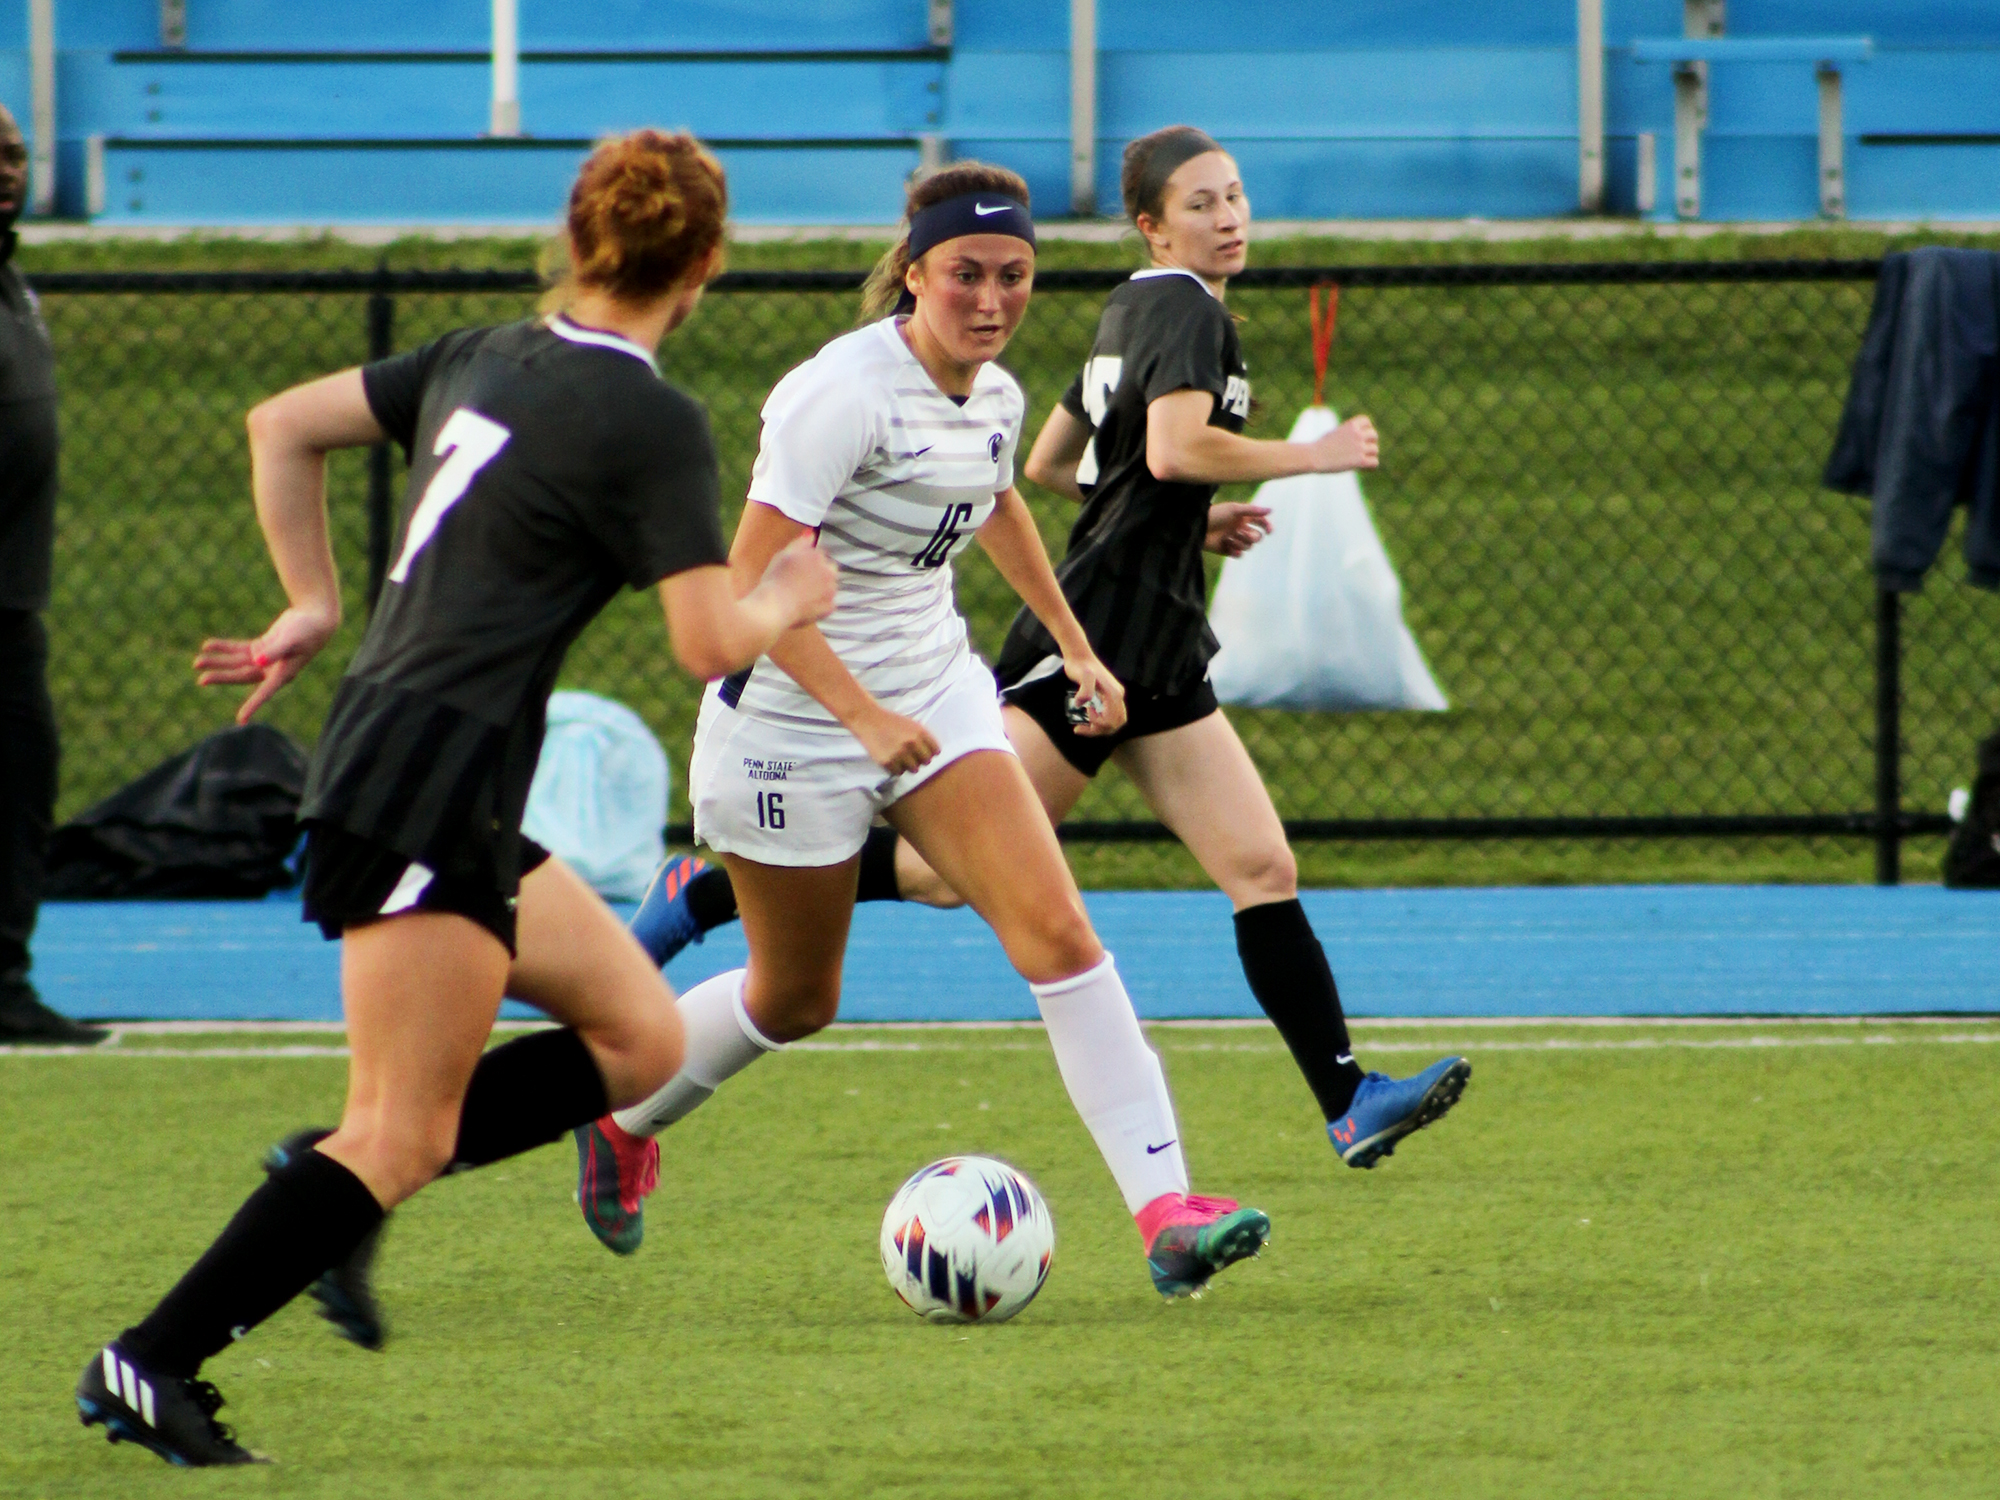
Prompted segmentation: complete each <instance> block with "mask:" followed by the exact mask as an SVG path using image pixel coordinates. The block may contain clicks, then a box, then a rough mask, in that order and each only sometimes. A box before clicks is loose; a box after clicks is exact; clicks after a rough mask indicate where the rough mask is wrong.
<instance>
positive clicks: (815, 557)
mask: <svg viewBox="0 0 2000 1500" xmlns="http://www.w3.org/2000/svg"><path fill="white" fill-rule="evenodd" d="M750 581H751V582H752V585H753V586H752V587H751V588H750V589H749V591H748V592H747V593H745V592H741V591H740V589H739V587H738V575H737V572H736V569H735V567H734V566H733V565H732V566H730V567H713V568H689V569H688V570H687V571H686V572H684V573H676V574H674V575H673V576H672V577H671V578H663V579H661V580H660V604H661V606H662V607H663V608H664V609H665V610H666V614H667V634H668V636H669V638H670V639H671V640H672V641H673V647H674V659H675V660H676V661H678V662H679V663H680V664H681V665H682V666H683V667H685V668H687V670H688V671H690V672H692V673H693V674H694V675H695V676H697V677H726V676H728V675H729V674H730V673H731V672H734V671H736V670H737V669H738V668H740V667H747V666H749V665H750V663H752V662H753V661H755V660H756V659H757V658H758V657H760V656H762V655H763V654H764V653H765V652H766V651H769V650H770V649H771V647H772V646H773V645H774V644H776V642H777V641H778V639H779V637H781V636H782V635H784V633H785V632H786V631H788V630H791V629H793V628H795V627H797V626H800V625H807V626H809V625H811V624H812V622H813V621H814V620H821V619H824V618H826V616H827V615H828V614H830V613H832V611H833V598H834V590H835V586H836V585H837V583H838V581H839V570H838V569H837V568H835V567H834V565H833V563H832V562H831V561H829V560H828V558H827V557H826V556H825V555H824V554H823V553H821V552H820V551H819V550H818V549H817V548H815V547H814V546H813V544H812V538H811V537H806V536H801V537H797V538H794V539H793V541H792V542H791V543H790V545H788V546H784V547H781V548H779V549H778V550H777V551H776V552H774V553H772V554H771V556H770V558H769V559H768V560H767V561H766V562H765V565H764V569H763V572H762V573H761V574H759V575H757V576H756V577H755V578H754V579H752V580H750ZM813 634H814V635H818V634H819V632H818V631H816V630H815V631H814V632H813Z"/></svg>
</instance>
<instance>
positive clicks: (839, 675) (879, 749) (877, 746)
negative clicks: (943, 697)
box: [729, 500, 938, 775]
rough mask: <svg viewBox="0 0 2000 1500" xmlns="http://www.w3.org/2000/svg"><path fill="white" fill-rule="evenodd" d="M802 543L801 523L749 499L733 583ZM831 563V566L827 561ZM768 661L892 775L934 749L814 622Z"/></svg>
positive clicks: (732, 557)
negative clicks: (836, 651) (841, 655)
mask: <svg viewBox="0 0 2000 1500" xmlns="http://www.w3.org/2000/svg"><path fill="white" fill-rule="evenodd" d="M801 541H804V542H805V544H806V545H811V535H810V529H809V528H807V527H805V526H802V525H800V524H799V523H798V522H797V521H794V520H793V519H792V518H791V517H790V516H788V515H786V514H785V513H784V512H783V511H781V510H779V509H777V508H776V507H775V506H771V505H765V504H763V503H762V502H761V501H757V500H752V501H751V502H750V503H749V504H748V505H746V506H744V507H743V520H742V522H741V524H739V525H738V526H737V528H736V540H735V542H734V543H733V544H732V545H731V546H730V549H729V567H730V571H731V572H732V573H733V574H734V575H735V580H736V587H738V588H747V587H748V586H749V584H750V582H751V581H752V580H753V579H756V578H759V577H761V576H762V574H763V570H764V568H765V566H766V565H767V564H768V562H769V560H770V559H771V558H774V557H776V556H778V554H779V553H781V552H783V551H785V550H786V549H788V548H791V547H795V546H798V545H800V543H801ZM828 566H831V564H828ZM769 655H770V657H771V660H772V661H774V662H776V663H777V664H778V665H779V667H781V668H782V669H783V670H784V672H785V675H787V676H788V677H790V678H791V679H792V681H794V682H796V683H797V684H798V685H799V686H800V687H802V688H804V689H805V690H806V691H807V692H808V693H810V694H812V696H813V697H814V698H815V699H817V700H818V701H819V704H820V706H821V707H822V708H824V709H825V710H826V711H827V712H828V713H830V714H832V715H833V716H834V717H835V718H836V719H838V720H840V722H841V723H842V724H844V725H845V726H846V727H847V732H848V733H849V734H851V735H853V736H854V737H855V738H856V739H857V740H859V741H861V747H862V749H864V750H866V751H867V752H868V757H869V759H870V760H872V761H874V762H875V764H877V765H878V766H880V767H882V769H883V770H885V771H889V772H891V773H893V774H895V775H901V774H902V773H904V772H905V771H914V770H916V769H917V768H918V767H920V766H923V765H927V764H928V763H929V762H930V761H931V759H932V758H933V757H934V756H936V754H937V753H938V742H937V738H936V736H934V735H933V734H932V733H931V732H930V731H929V730H928V729H926V728H924V726H923V725H921V724H919V723H918V722H917V721H916V720H915V719H909V718H905V717H904V716H903V715H901V714H898V713H891V712H890V711H889V710H888V709H886V708H884V707H883V706H882V705H881V704H880V703H879V702H877V701H876V700H875V697H874V695H873V694H871V693H870V692H869V691H868V689H866V688H865V687H863V686H862V685H861V684H860V682H859V681H857V680H856V678H855V676H854V674H853V673H852V672H850V671H848V670H847V667H846V665H845V663H843V662H842V661H841V659H840V658H839V657H838V656H836V655H834V651H833V647H831V646H829V645H828V644H827V643H826V637H825V636H823V635H821V634H820V633H819V630H818V628H817V627H816V626H813V625H802V626H800V627H799V628H798V629H796V630H791V631H787V632H786V633H785V634H784V635H782V636H780V637H779V638H778V640H777V642H776V643H775V644H774V645H773V646H772V647H771V648H770V652H769Z"/></svg>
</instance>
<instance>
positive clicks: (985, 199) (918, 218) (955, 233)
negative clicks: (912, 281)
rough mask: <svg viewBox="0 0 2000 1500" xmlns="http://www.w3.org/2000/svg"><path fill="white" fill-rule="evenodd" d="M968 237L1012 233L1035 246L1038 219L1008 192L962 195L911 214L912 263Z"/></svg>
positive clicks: (1016, 237) (1025, 205)
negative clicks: (935, 249) (946, 245)
mask: <svg viewBox="0 0 2000 1500" xmlns="http://www.w3.org/2000/svg"><path fill="white" fill-rule="evenodd" d="M967 234H1011V235H1012V236H1013V237H1014V238H1015V239H1017V240H1026V241H1027V242H1028V243H1029V244H1030V245H1032V244H1034V243H1035V220H1034V216H1033V215H1031V214H1030V213H1029V212H1028V205H1027V204H1025V203H1023V202H1021V200H1020V199H1018V198H1009V197H1008V196H1007V195H1006V194H1005V193H960V194H959V195H958V196H957V197H956V198H947V199H945V200H944V202H942V203H933V204H932V205H931V206H930V207H929V208H920V209H918V210H917V211H916V212H915V213H914V214H912V215H910V261H911V263H912V264H914V263H915V262H917V261H918V260H920V259H922V258H923V255H924V252H925V251H927V250H930V249H931V248H932V247H934V246H937V245H942V244H943V243H944V242H945V241H946V240H955V239H957V238H958V237H959V236H961V235H967Z"/></svg>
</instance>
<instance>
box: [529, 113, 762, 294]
mask: <svg viewBox="0 0 2000 1500" xmlns="http://www.w3.org/2000/svg"><path fill="white" fill-rule="evenodd" d="M728 215H729V185H728V182H727V180H726V179H725V178H724V177H723V173H722V163H720V162H718V161H717V160H716V159H715V158H714V156H712V155H711V154H710V153H709V151H708V148H707V147H705V146H703V145H702V144H701V142H700V141H698V140H696V139H695V138H694V137H693V136H692V135H689V134H688V133H687V132H686V131H685V130H679V131H675V132H674V133H673V134H671V135H669V134H667V133H666V132H665V131H660V130H635V131H632V132H631V133H630V134H628V135H616V136H612V137H610V138H609V139H608V140H605V141H602V142H600V143H599V144H598V147H597V149H596V150H595V151H593V152H591V153H590V159H589V160H588V161H586V162H585V163H584V164H583V169H582V170H581V171H579V172H578V173H577V174H576V184H575V185H574V186H573V187H571V188H570V190H569V214H568V218H567V221H566V223H565V225H564V232H563V235H562V237H561V240H560V241H559V243H558V244H557V245H556V247H555V249H556V252H557V255H556V258H557V261H558V264H559V271H558V274H557V275H556V277H555V278H554V281H555V284H554V285H553V286H552V287H551V289H550V291H549V294H548V296H546V297H545V298H543V305H544V306H545V307H558V306H561V305H562V304H564V303H566V302H567V301H569V300H570V298H571V297H572V296H574V294H575V291H576V289H577V288H579V287H589V288H591V289H593V290H598V291H605V292H609V293H610V294H611V295H612V296H613V297H616V298H617V299H618V300H619V301H621V302H644V301H646V300H648V299H650V298H652V297H657V296H658V295H660V294H661V293H662V292H664V291H666V290H668V289H669V288H670V287H672V286H673V285H674V284H675V283H676V282H678V281H680V280H681V279H682V278H683V277H685V276H686V275H687V274H688V272H689V271H691V270H692V269H694V268H695V267H696V266H698V265H700V264H701V262H702V260H703V259H705V258H706V257H707V256H708V255H709V253H710V252H711V251H713V250H714V249H715V248H716V246H718V245H720V244H721V243H722V233H723V223H724V221H725V220H726V219H727V218H728ZM720 268H721V263H720V262H719V261H718V262H717V269H718V270H719V269H720Z"/></svg>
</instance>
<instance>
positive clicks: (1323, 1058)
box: [1236, 897, 1363, 1120]
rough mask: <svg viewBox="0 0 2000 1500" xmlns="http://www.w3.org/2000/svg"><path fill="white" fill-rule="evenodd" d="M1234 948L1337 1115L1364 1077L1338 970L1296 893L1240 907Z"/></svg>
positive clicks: (1326, 1109)
mask: <svg viewBox="0 0 2000 1500" xmlns="http://www.w3.org/2000/svg"><path fill="white" fill-rule="evenodd" d="M1236 953H1237V956H1238V957H1239V958H1241V959H1242V960H1243V977H1244V978H1245V979H1247V980H1249V981H1250V993H1251V994H1253V995H1255V996H1256V997H1257V1003H1258V1004H1259V1005H1261V1006H1263V1007H1264V1014H1265V1015H1267V1016H1269V1017H1270V1018H1271V1020H1272V1021H1273V1022H1275V1023H1276V1025H1277V1028H1278V1035H1280V1036H1282V1037H1283V1038H1284V1039H1285V1045H1286V1046H1287V1047H1289V1048H1291V1049H1292V1058H1293V1060H1294V1061H1295V1062H1297V1063H1298V1065H1299V1071H1300V1072H1301V1073H1303V1074H1305V1075H1306V1083H1307V1084H1308V1085H1309V1086H1310V1087H1311V1089H1312V1091H1313V1097H1314V1098H1316V1099H1318V1100H1319V1107H1320V1110H1321V1112H1322V1113H1323V1114H1325V1116H1326V1117H1327V1118H1328V1119H1329V1120H1337V1119H1339V1118H1340V1117H1341V1116H1342V1115H1344V1114H1346V1113H1347V1109H1348V1106H1349V1105H1351V1104H1352V1103H1353V1102H1354V1091H1355V1090H1356V1089H1357V1088H1359V1087H1360V1086H1361V1079H1362V1076H1363V1075H1362V1072H1361V1069H1360V1068H1359V1067H1357V1066H1356V1065H1355V1062H1354V1057H1353V1048H1352V1046H1351V1045H1350V1044H1349V1042H1348V1040H1347V1017H1346V1016H1344V1015H1342V1014H1341V1010H1340V991H1339V990H1338V989H1336V988H1335V987H1334V983H1333V969H1332V968H1331V966H1329V965H1328V963H1327V961H1326V950H1325V949H1324V948H1322V947H1320V945H1319V939H1318V938H1317V937H1315V936H1314V935H1313V930H1312V923H1311V922H1309V921H1307V920H1306V909H1305V908H1304V907H1303V906H1301V905H1300V904H1299V902H1298V898H1297V897H1294V898H1293V899H1292V900H1290V901H1272V902H1269V903H1267V904H1266V905H1263V906H1248V907H1245V908H1244V909H1243V910H1242V911H1239V912H1238V913H1237V914H1236Z"/></svg>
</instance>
